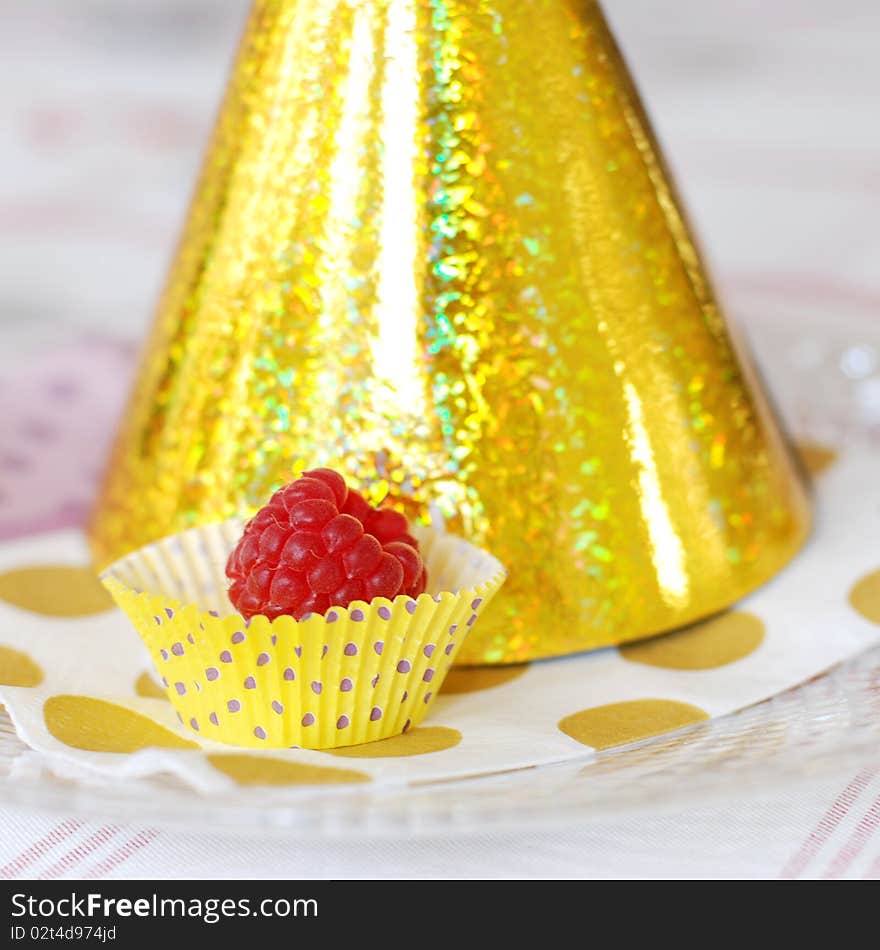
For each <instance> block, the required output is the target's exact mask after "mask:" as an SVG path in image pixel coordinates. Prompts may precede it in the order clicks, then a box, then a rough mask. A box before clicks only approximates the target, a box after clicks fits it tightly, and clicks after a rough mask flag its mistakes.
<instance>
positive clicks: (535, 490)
mask: <svg viewBox="0 0 880 950" xmlns="http://www.w3.org/2000/svg"><path fill="white" fill-rule="evenodd" d="M315 465H331V466H334V467H337V468H339V469H340V470H342V471H343V472H344V473H345V474H346V476H347V477H348V478H349V479H351V481H352V484H354V485H356V486H358V487H360V488H362V489H365V490H367V491H368V493H369V494H370V495H371V496H372V499H373V500H374V501H377V500H378V499H380V498H382V497H383V496H385V495H389V494H390V500H391V501H392V503H393V504H396V505H398V506H401V507H403V509H404V510H405V511H406V512H407V513H408V514H409V515H411V516H413V517H416V518H421V519H422V520H428V519H431V520H433V521H434V523H435V524H436V523H438V522H439V521H440V520H441V519H442V520H443V521H444V522H445V523H446V524H447V525H448V526H449V528H450V529H452V530H455V531H456V532H457V533H459V534H464V535H465V536H466V537H468V538H469V539H470V540H472V541H474V542H476V543H477V544H479V545H481V546H483V547H486V548H488V550H490V551H491V552H492V553H493V554H494V555H496V556H497V557H498V558H499V559H500V560H501V561H502V562H503V563H504V564H505V565H506V566H507V568H508V569H509V580H508V583H507V585H506V587H505V589H504V590H503V591H502V592H501V594H500V595H499V596H498V598H497V599H496V601H495V603H494V604H493V606H492V609H491V610H490V611H488V612H487V614H486V617H485V618H484V621H483V623H482V625H481V628H480V629H479V630H478V631H475V633H474V636H473V637H471V638H470V639H469V640H468V641H467V647H466V650H465V651H464V653H463V655H462V657H460V660H462V661H464V662H472V663H482V662H489V663H505V662H515V661H518V660H525V659H529V658H534V657H541V656H552V655H556V654H562V653H567V652H572V651H576V650H583V649H588V648H592V647H598V646H603V645H606V644H612V643H618V642H621V641H624V640H630V639H635V638H638V637H644V636H647V635H650V634H654V633H658V632H661V631H665V630H669V629H671V628H673V627H676V626H679V625H681V624H686V623H689V622H691V621H695V620H697V619H699V618H701V617H705V616H706V615H708V614H711V613H713V612H714V611H717V610H719V609H721V608H723V607H725V606H727V605H729V604H730V603H732V602H734V601H735V600H737V599H738V598H740V597H741V596H742V595H744V594H745V593H747V592H748V591H750V590H752V589H753V588H755V587H756V586H758V585H759V584H761V583H762V582H764V581H766V580H767V579H768V578H770V577H771V576H772V575H773V574H774V573H775V572H776V571H778V570H779V569H780V568H781V567H782V565H783V564H785V562H786V561H787V560H788V559H789V558H791V557H792V555H793V554H794V553H795V551H796V550H797V548H798V547H799V545H800V544H801V543H802V541H803V539H804V537H805V534H806V532H807V530H808V522H809V510H808V502H807V500H806V497H805V492H804V487H803V485H802V483H801V481H800V479H799V476H798V474H797V470H796V467H795V465H794V464H793V462H792V458H791V456H790V455H789V452H788V450H787V448H786V445H785V442H784V439H783V436H782V434H781V432H780V430H779V427H778V423H777V421H776V419H775V418H774V416H773V413H772V411H771V408H770V406H769V405H768V403H767V400H766V399H765V397H764V396H763V395H762V392H761V387H760V384H759V382H758V380H757V379H756V378H755V375H754V373H753V372H752V370H751V369H750V368H749V365H748V362H747V359H746V357H745V355H744V354H743V353H742V352H741V350H740V349H739V348H738V347H737V346H736V345H735V343H734V341H733V340H732V338H731V335H730V331H729V329H728V327H727V326H726V324H725V321H724V319H723V317H722V315H721V314H720V312H719V309H718V305H717V303H716V300H715V298H714V296H713V293H712V290H711V288H710V286H709V283H708V281H707V277H706V274H705V272H704V269H703V267H702V264H701V262H700V259H699V256H698V254H697V251H696V250H695V248H694V244H693V241H692V238H691V236H690V233H689V231H688V227H687V224H686V223H685V221H684V219H683V217H682V213H681V210H680V207H679V204H678V201H677V198H676V196H675V193H674V192H673V190H672V188H671V185H670V183H669V178H668V175H667V172H666V169H665V167H664V165H663V163H662V160H661V157H660V155H659V152H658V149H657V145H656V142H655V141H654V139H653V137H652V134H651V131H650V128H649V126H648V123H647V120H646V118H645V115H644V113H643V111H642V109H641V107H640V104H639V101H638V98H637V95H636V93H635V91H634V88H633V85H632V82H631V80H630V78H629V75H628V73H627V70H626V67H625V65H624V63H623V61H622V60H621V57H620V54H619V53H618V51H617V49H616V47H615V44H614V41H613V39H612V37H611V35H610V33H609V31H608V27H607V26H606V24H605V21H604V19H603V16H602V13H601V10H600V9H599V7H598V6H597V5H596V4H595V3H591V2H587V0H584V2H573V0H571V2H567V0H533V2H530V3H524V2H523V0H445V2H429V0H258V2H257V3H256V5H255V8H254V11H253V14H252V16H251V18H250V22H249V25H248V27H247V30H246V33H245V36H244V39H243V43H242V47H241V51H240V54H239V57H238V60H237V64H236V66H235V68H234V72H233V75H232V77H231V80H230V83H229V87H228V91H227V93H226V97H225V101H224V103H223V106H222V110H221V113H220V117H219V120H218V123H217V127H216V131H215V133H214V137H213V141H212V142H211V145H210V148H209V150H208V153H207V157H206V160H205V164H204V169H203V172H202V176H201V181H200V183H199V185H198V189H197V192H196V195H195V199H194V201H193V204H192V207H191V210H190V213H189V219H188V222H187V225H186V229H185V232H184V235H183V240H182V244H181V246H180V249H179V251H178V253H177V258H176V261H175V263H174V266H173V269H172V271H171V275H170V279H169V283H168V286H167V289H166V292H165V295H164V297H163V299H162V301H161V305H160V307H159V313H158V317H157V320H156V324H155V328H154V330H153V333H152V336H151V338H150V340H149V343H148V344H147V347H146V351H145V356H144V361H143V364H142V367H141V370H140V374H139V376H138V379H137V382H136V385H135V387H134V393H133V396H132V399H131V402H130V404H129V407H128V411H127V413H126V415H125V418H124V422H123V424H122V427H121V429H120V432H119V435H118V438H117V441H116V445H115V450H114V453H113V455H112V458H111V461H110V465H109V467H108V473H107V477H106V481H105V484H104V488H103V493H102V496H101V499H100V503H99V506H98V509H97V512H96V516H95V519H94V522H93V525H92V540H93V544H94V551H95V554H96V559H97V561H98V562H99V563H100V564H102V565H103V564H106V563H107V562H109V561H110V560H112V559H115V558H116V557H118V556H120V555H122V554H124V553H126V552H127V551H130V550H132V549H134V548H136V547H140V546H141V545H143V544H146V543H147V542H151V541H154V540H156V539H158V538H160V537H162V536H164V535H167V534H169V533H172V532H176V531H179V530H182V529H184V528H188V527H190V526H192V525H196V524H200V523H204V522H208V521H215V520H220V519H223V518H226V517H227V516H230V515H234V514H237V513H242V512H246V511H247V510H249V509H251V508H253V507H254V506H256V505H259V504H261V503H262V502H263V501H264V500H265V499H266V498H267V497H268V495H269V493H270V492H271V491H272V489H273V488H275V487H276V486H277V485H279V484H280V483H281V482H283V481H286V480H287V479H289V478H290V477H291V476H292V474H294V473H296V472H297V471H300V470H302V468H304V467H308V466H315Z"/></svg>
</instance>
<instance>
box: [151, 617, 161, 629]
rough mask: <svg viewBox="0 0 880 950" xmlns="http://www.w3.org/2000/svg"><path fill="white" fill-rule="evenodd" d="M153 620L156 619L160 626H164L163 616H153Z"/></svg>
mask: <svg viewBox="0 0 880 950" xmlns="http://www.w3.org/2000/svg"><path fill="white" fill-rule="evenodd" d="M153 620H155V621H156V623H157V624H158V625H159V626H160V627H161V626H162V618H161V617H153Z"/></svg>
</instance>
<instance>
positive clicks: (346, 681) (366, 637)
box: [145, 594, 482, 747]
mask: <svg viewBox="0 0 880 950" xmlns="http://www.w3.org/2000/svg"><path fill="white" fill-rule="evenodd" d="M451 596H452V595H449V594H444V595H443V596H442V597H438V596H434V597H433V598H432V600H433V602H432V600H429V599H428V598H429V597H430V595H426V596H425V597H419V598H418V600H416V599H415V598H407V597H402V598H400V599H399V602H397V601H395V603H393V604H389V603H387V602H381V603H377V604H374V605H372V606H371V608H369V609H368V608H366V607H364V608H363V609H360V608H353V609H349V610H348V611H343V610H342V609H341V608H335V609H333V610H330V611H328V612H327V613H326V614H325V615H323V616H322V617H321V620H322V621H324V622H326V623H327V624H333V623H335V624H337V627H334V629H333V631H330V630H327V631H326V633H325V634H324V635H323V636H322V635H321V633H320V632H319V631H320V629H321V627H320V624H319V625H318V626H315V624H318V623H319V622H318V620H317V619H314V618H313V620H312V622H311V626H309V627H308V628H304V629H305V630H306V631H307V633H306V634H303V636H304V637H305V636H307V637H308V642H307V643H303V642H300V644H299V645H297V646H294V644H293V643H292V642H291V640H290V639H287V637H288V630H293V628H292V627H287V626H285V627H284V632H283V633H282V627H281V625H278V626H277V627H276V630H277V633H273V632H272V627H273V626H275V625H274V624H271V625H270V624H265V623H262V622H261V623H258V624H250V626H248V625H247V624H246V623H244V621H243V620H242V619H241V618H240V617H237V618H236V619H235V623H234V625H232V622H231V621H229V624H230V626H229V627H228V628H227V629H226V631H225V632H224V631H223V627H225V624H226V621H223V622H222V624H223V626H222V627H218V632H220V634H221V636H222V637H224V638H228V639H227V641H226V642H227V646H228V647H229V648H228V649H225V650H222V652H220V651H218V653H219V660H215V661H214V664H213V665H208V666H204V667H201V668H199V667H196V668H194V669H191V668H190V664H191V662H192V659H193V657H194V656H195V650H196V649H198V650H201V649H202V648H203V646H204V641H205V637H204V635H203V634H201V633H198V630H197V627H196V623H197V618H196V619H195V620H193V621H192V623H190V622H187V621H186V620H185V618H184V615H183V613H182V612H181V611H180V610H178V611H177V616H176V617H171V618H169V619H166V613H165V609H164V607H162V608H160V609H159V615H158V616H157V618H156V621H157V623H159V624H160V625H165V630H164V631H163V633H164V635H165V637H166V638H167V639H166V644H167V645H166V647H165V649H164V650H161V651H160V653H161V656H162V657H163V659H164V661H165V663H167V664H168V665H167V666H165V665H164V664H163V665H162V667H161V668H162V669H163V670H165V671H166V672H167V671H168V669H174V667H173V664H174V663H175V662H178V663H179V669H180V672H177V677H179V678H181V679H182V681H180V680H176V679H175V676H174V674H173V673H169V674H168V679H169V680H170V681H171V686H172V687H173V689H172V690H170V691H171V693H172V695H174V697H175V699H174V704H175V705H177V706H179V708H180V709H181V710H182V715H183V719H182V722H183V724H184V725H185V726H188V727H189V728H191V729H193V730H196V731H198V730H199V727H200V724H201V725H204V724H205V723H206V722H209V723H210V724H211V725H212V726H214V727H215V729H216V730H217V731H215V732H210V730H209V734H210V735H212V736H214V737H216V736H218V735H219V736H223V735H224V732H223V730H222V728H221V716H222V715H224V714H225V715H227V718H226V720H225V721H224V722H223V726H224V727H225V728H226V729H227V730H228V731H229V733H230V738H231V737H232V736H234V734H235V733H234V732H233V729H234V727H233V725H232V724H233V723H238V729H239V735H240V736H242V737H243V741H244V742H245V744H247V743H248V738H247V737H250V744H251V745H252V746H256V745H257V744H258V743H257V741H255V739H254V738H253V737H256V740H260V742H261V743H262V747H265V746H267V745H273V744H274V745H283V746H285V747H286V746H288V745H289V744H290V742H291V741H293V742H295V743H297V744H298V745H304V746H305V747H308V746H309V745H311V744H312V743H313V742H315V740H316V739H318V738H320V739H321V740H324V742H326V743H327V744H328V745H344V744H345V743H346V741H348V742H355V741H357V742H362V741H365V740H366V738H367V737H377V736H378V737H380V738H382V737H384V736H385V735H387V734H401V733H402V732H407V731H412V729H413V727H414V725H415V724H416V723H417V722H419V721H420V720H421V717H422V715H423V714H424V712H425V710H426V707H427V706H428V705H429V704H430V703H432V702H433V700H434V697H435V695H436V691H437V686H436V682H439V681H440V680H441V679H442V678H443V676H444V674H445V672H446V671H447V670H448V669H449V666H450V664H451V662H452V654H453V653H454V651H455V643H454V642H453V641H454V638H455V636H456V632H457V629H458V627H462V635H463V634H464V632H465V625H467V628H468V629H469V628H470V627H471V626H472V625H473V624H474V623H475V622H476V620H477V619H478V617H477V613H476V611H477V609H478V608H480V607H481V604H482V598H479V597H475V598H474V599H473V600H469V599H468V598H466V597H465V598H460V599H459V602H458V603H457V605H456V607H455V611H456V612H454V613H452V615H451V616H449V613H450V612H451V611H449V612H447V610H446V609H445V608H451V607H452V606H453V605H452V604H451ZM471 596H473V595H471ZM435 603H437V604H440V605H444V606H441V607H439V608H437V607H435V606H434V604H435ZM468 606H470V610H468ZM423 609H424V610H425V611H426V612H427V613H428V614H430V613H431V612H432V611H438V613H437V614H436V616H437V617H443V616H448V617H449V619H448V620H446V622H445V624H443V621H442V619H441V620H440V626H439V629H437V626H436V623H435V626H434V627H433V628H432V627H430V626H428V633H427V636H425V627H424V626H423V625H422V624H419V623H418V621H417V620H412V621H410V619H409V618H410V617H420V616H421V611H422V610H423ZM145 619H148V618H145ZM453 620H455V621H456V623H452V622H451V621H453ZM352 621H353V622H361V624H360V627H359V628H358V627H351V626H346V623H347V622H352ZM363 621H369V622H370V623H372V624H376V623H378V622H380V621H384V622H385V623H386V626H385V627H379V628H378V629H377V628H375V627H371V626H369V625H368V624H367V623H365V622H363ZM430 623H431V621H430V618H428V624H430ZM205 627H207V628H208V631H210V630H211V626H210V624H208V623H206V624H205V625H203V628H202V629H204V628H205ZM313 627H314V629H312V628H313ZM444 627H445V629H446V631H447V632H446V633H444V632H443V630H444ZM188 630H192V631H193V632H188ZM374 630H375V633H374V632H373V631H374ZM380 630H381V631H383V632H380ZM337 631H338V632H337ZM389 631H391V632H389ZM346 632H347V633H348V634H349V636H348V637H346V636H345V633H346ZM175 634H176V636H177V637H178V638H179V639H174V640H173V642H172V639H173V637H174V636H175ZM340 634H342V635H341V636H340ZM294 636H295V633H294ZM377 636H378V637H383V636H387V637H389V639H388V640H387V641H386V640H384V639H377ZM325 637H326V639H327V641H328V642H327V643H322V641H323V640H324V639H325ZM270 639H271V642H272V646H271V647H270V646H269V641H270ZM245 641H253V642H247V643H245ZM386 642H387V644H388V645H389V650H388V651H387V653H386V651H385V646H386ZM190 644H191V645H192V647H193V649H191V648H190ZM238 644H242V646H240V647H238V648H236V645H238ZM276 650H277V651H278V652H277V654H276V652H275V651H276ZM215 656H216V654H215ZM369 656H373V657H374V660H372V661H370V660H369ZM423 657H424V658H425V659H423ZM297 658H299V659H297ZM425 660H427V663H426V662H425ZM285 661H286V662H287V663H288V664H290V665H285ZM318 661H323V662H320V663H319V662H318ZM210 662H211V661H210V660H209V663H210ZM303 662H305V663H306V665H305V666H303V665H302V664H303ZM224 663H226V664H229V666H226V667H224V666H223V664H224ZM371 663H372V665H373V669H372V670H370V664H371ZM276 664H277V667H278V668H277V671H276V670H275V665H276ZM248 667H250V669H248ZM264 668H265V669H266V670H267V671H269V672H270V677H268V678H267V677H266V676H265V675H264V673H263V669H264ZM377 669H378V670H380V671H382V672H385V671H388V673H389V676H390V679H389V676H386V677H385V682H384V684H382V676H381V673H380V672H377ZM224 670H225V672H224ZM230 671H234V673H235V674H236V675H234V676H233V677H232V678H230V676H229V673H230ZM175 672H176V670H175ZM344 673H347V674H348V675H343V674H344ZM193 674H196V678H193ZM221 674H222V675H221ZM309 674H311V675H309ZM392 674H394V675H396V676H397V679H394V675H392ZM313 677H314V678H313ZM367 681H369V683H370V685H371V688H372V690H374V691H375V692H373V694H372V704H370V703H365V699H367V697H363V698H361V697H357V698H359V699H360V703H359V704H357V705H356V707H355V711H354V712H352V711H351V710H350V709H349V711H348V712H346V713H343V712H341V710H340V707H344V706H347V705H348V701H347V699H348V697H350V696H356V695H357V690H359V689H360V690H362V691H363V690H365V689H366V688H368V687H367ZM435 681H436V682H435ZM281 682H286V683H288V684H293V685H292V686H288V687H287V688H279V683H281ZM417 683H424V684H426V685H424V686H420V685H416V684H417ZM236 684H238V685H236ZM273 684H274V685H273ZM306 684H308V688H306ZM380 684H382V688H381V689H380ZM229 687H233V688H234V689H235V690H236V692H238V693H239V697H240V698H229V692H228V691H227V690H228V689H229ZM385 687H387V689H386V688H385ZM404 687H407V688H404ZM410 687H411V688H410ZM212 689H213V690H219V693H215V694H213V696H212V692H211V691H212ZM196 690H199V691H201V692H203V693H204V694H205V695H204V698H205V699H206V700H208V702H207V703H206V708H205V707H202V708H193V707H192V706H191V707H190V709H189V710H187V709H185V708H184V707H185V705H186V704H187V703H188V702H191V701H192V696H190V697H187V696H186V694H187V691H189V693H190V694H193V693H194V692H195V691H196ZM309 692H311V693H312V694H313V696H317V697H318V699H317V700H315V699H313V700H312V701H311V702H309V701H308V700H307V699H306V697H307V696H308V694H309ZM273 693H274V695H273ZM224 694H225V695H224ZM233 695H234V694H233ZM177 696H180V697H182V698H181V699H180V700H178V699H177ZM343 697H346V698H345V699H343ZM199 698H200V699H201V698H202V697H201V696H200V697H199ZM309 706H312V708H313V711H312V712H308V711H307V710H308V707H309ZM325 707H326V708H325ZM389 707H390V708H391V709H393V710H394V712H393V714H392V715H389V716H386V715H385V710H386V708H389ZM411 707H412V708H411ZM398 708H399V711H398ZM212 709H214V710H216V712H212V711H211V710H212ZM413 709H416V710H417V712H416V713H413ZM227 710H228V714H227V712H226V711H227ZM193 713H195V714H196V715H195V716H194V715H193ZM236 713H237V714H239V715H237V716H235V715H230V714H236ZM196 716H197V717H198V718H196ZM291 716H292V718H285V717H291ZM319 720H320V722H321V728H320V730H319V728H318V722H319ZM365 720H369V721H368V722H367V721H365ZM333 722H335V723H336V730H339V731H338V732H337V731H336V730H333V729H332V726H331V723H333ZM401 722H403V726H402V727H401ZM368 726H369V732H366V731H365V730H366V729H367V727H368ZM310 727H314V728H310ZM328 727H329V728H330V730H331V731H332V733H333V734H334V735H335V736H336V738H335V739H332V740H330V741H329V742H328V741H327V740H328V734H327V733H326V732H325V730H327V729H328ZM300 728H302V729H303V730H304V731H303V733H302V736H303V739H302V741H300V740H299V739H298V737H297V730H298V729H300ZM305 730H309V731H308V732H306V731H305ZM342 730H344V732H343V731H342ZM307 735H310V736H311V737H312V738H311V740H309V741H306V738H305V737H306V736H307ZM279 740H281V741H280V742H279ZM321 744H323V743H321Z"/></svg>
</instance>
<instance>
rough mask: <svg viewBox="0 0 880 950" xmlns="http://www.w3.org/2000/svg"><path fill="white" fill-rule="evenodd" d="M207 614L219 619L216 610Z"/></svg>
mask: <svg viewBox="0 0 880 950" xmlns="http://www.w3.org/2000/svg"><path fill="white" fill-rule="evenodd" d="M208 613H209V614H210V615H211V616H212V617H219V616H220V614H218V613H217V611H216V610H209V611H208Z"/></svg>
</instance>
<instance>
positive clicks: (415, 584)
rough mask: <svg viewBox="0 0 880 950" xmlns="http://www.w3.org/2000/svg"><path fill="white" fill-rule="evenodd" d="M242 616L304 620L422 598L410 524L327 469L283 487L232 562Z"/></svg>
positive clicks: (233, 595) (420, 565)
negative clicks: (335, 610)
mask: <svg viewBox="0 0 880 950" xmlns="http://www.w3.org/2000/svg"><path fill="white" fill-rule="evenodd" d="M226 576H227V577H228V578H229V580H230V586H229V599H230V600H231V601H232V605H233V606H234V607H235V609H236V610H237V611H238V612H239V613H240V614H242V616H244V617H248V618H250V617H253V616H254V615H255V614H265V616H267V617H268V618H269V619H270V620H274V619H275V617H280V616H281V615H282V614H289V615H290V616H292V617H295V618H296V619H297V620H299V619H300V618H301V617H302V616H304V615H305V614H308V613H319V614H323V613H325V612H326V611H327V610H329V608H330V607H347V606H348V605H349V604H350V603H351V602H352V601H353V600H365V601H370V600H372V599H373V598H374V597H387V598H388V599H389V600H392V599H393V598H395V597H396V596H397V595H398V594H408V595H409V596H410V597H417V596H418V595H419V594H421V593H422V592H423V591H424V590H425V583H426V581H427V573H426V571H425V565H424V562H423V561H422V557H421V554H420V553H419V543H418V541H416V539H415V538H414V537H413V536H412V535H411V534H410V533H409V525H408V524H407V520H406V518H405V517H404V516H403V515H402V514H400V512H397V511H393V510H391V509H390V508H373V507H371V505H370V504H369V503H368V502H367V500H366V499H365V498H364V497H363V495H360V494H358V492H356V491H352V490H351V489H349V488H348V486H347V485H346V484H345V479H344V478H343V477H342V476H341V475H340V474H339V473H338V472H334V471H333V470H332V469H329V468H316V469H314V471H311V472H304V473H303V474H302V476H300V478H298V479H296V480H295V481H293V482H291V483H290V484H289V485H285V486H284V487H283V488H279V489H278V491H277V492H275V494H274V495H273V496H272V497H271V498H270V499H269V503H268V504H267V505H266V506H265V507H263V508H261V509H260V510H259V511H258V512H257V513H256V515H254V517H253V518H252V519H251V520H250V521H249V522H248V523H247V525H246V526H245V529H244V533H243V534H242V536H241V539H240V540H239V542H238V544H237V545H236V546H235V549H234V550H233V552H232V554H230V555H229V560H228V562H227V564H226Z"/></svg>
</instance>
